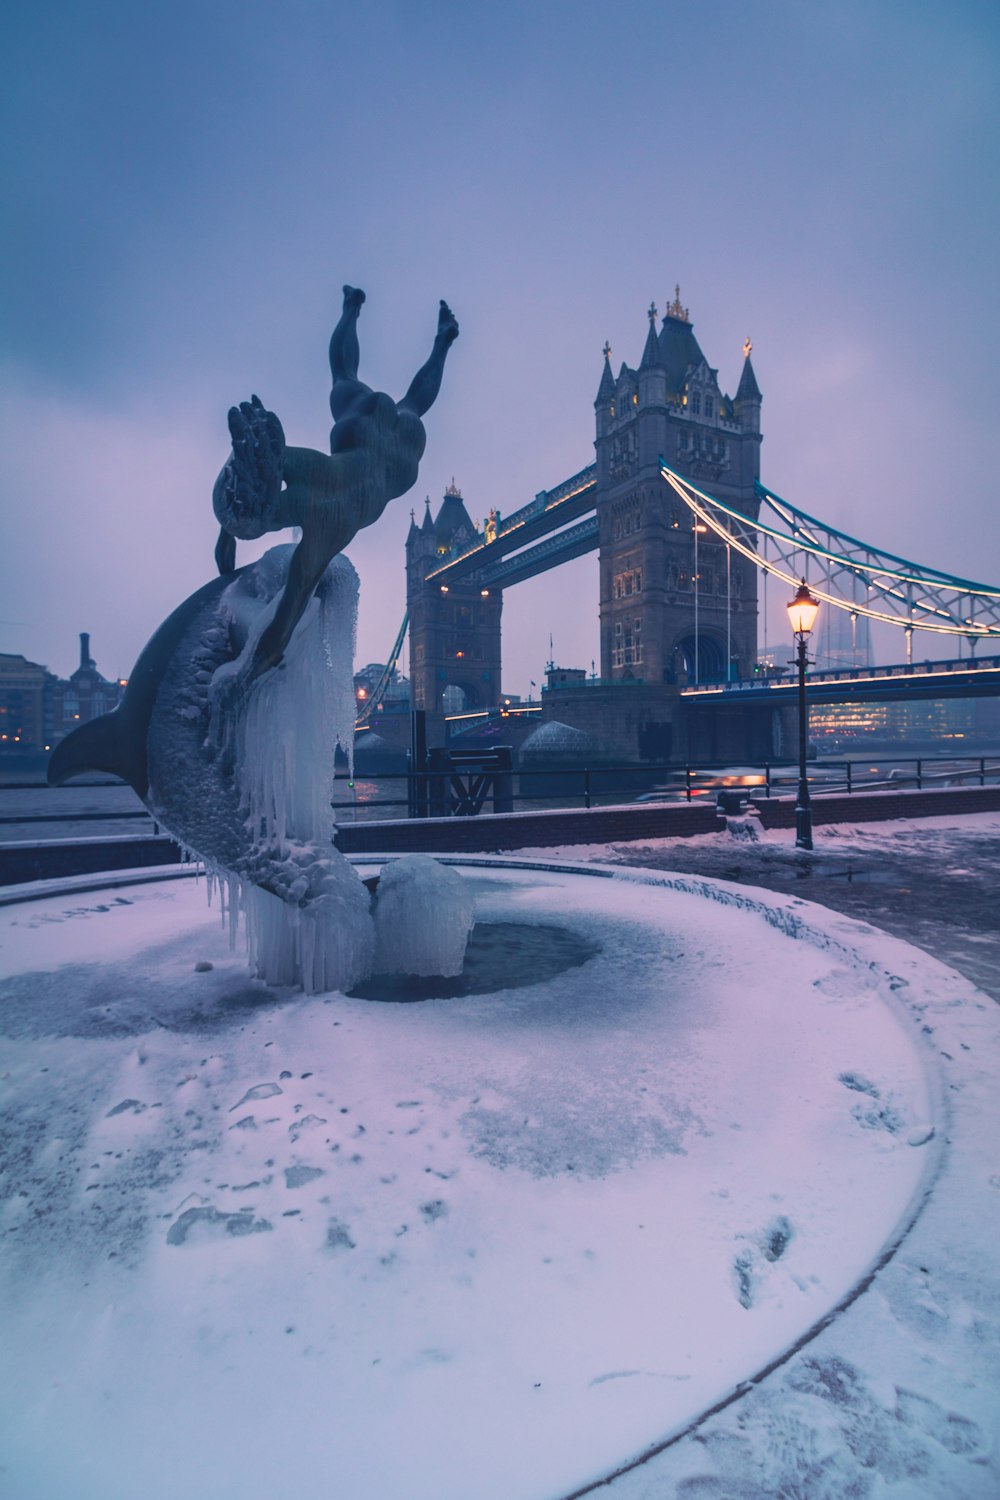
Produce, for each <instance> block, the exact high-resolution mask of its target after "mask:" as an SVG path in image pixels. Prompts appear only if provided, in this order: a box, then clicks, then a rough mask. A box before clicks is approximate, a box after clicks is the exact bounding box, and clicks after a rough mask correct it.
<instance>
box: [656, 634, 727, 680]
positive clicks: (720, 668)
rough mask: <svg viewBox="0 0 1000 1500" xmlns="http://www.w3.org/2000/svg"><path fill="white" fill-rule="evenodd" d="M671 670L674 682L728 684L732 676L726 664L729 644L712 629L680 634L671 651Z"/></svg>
mask: <svg viewBox="0 0 1000 1500" xmlns="http://www.w3.org/2000/svg"><path fill="white" fill-rule="evenodd" d="M669 661H670V665H669V667H668V669H667V670H668V672H669V674H670V675H669V678H668V680H669V681H671V682H677V683H688V682H692V683H701V682H704V683H710V682H726V681H727V680H728V678H729V676H730V673H729V671H728V670H727V664H726V641H725V637H724V636H720V635H718V634H716V633H715V632H714V631H711V630H699V631H698V632H697V634H696V633H695V631H694V630H688V631H684V632H681V633H679V634H678V636H677V637H676V639H675V640H674V643H673V646H672V648H671V651H670V658H669Z"/></svg>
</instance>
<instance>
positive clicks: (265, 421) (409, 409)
mask: <svg viewBox="0 0 1000 1500" xmlns="http://www.w3.org/2000/svg"><path fill="white" fill-rule="evenodd" d="M364 300H365V294H364V292H363V291H361V290H360V289H358V288H357V287H350V286H345V287H344V305H343V311H342V312H341V315H340V321H339V322H338V324H337V326H336V328H335V329H334V330H333V335H332V337H331V339H330V373H331V376H332V380H333V384H332V388H331V391H330V411H331V412H332V414H333V420H334V425H333V428H332V429H331V432H330V456H329V457H327V456H326V454H324V453H317V452H315V451H314V450H313V449H311V448H292V447H287V446H286V444H285V434H284V432H283V430H282V427H281V423H280V422H279V420H278V418H277V417H276V416H275V415H274V413H273V412H269V411H267V410H266V409H265V408H264V406H263V405H262V403H261V402H260V401H259V400H258V399H257V397H256V396H253V397H252V398H251V399H250V400H249V401H243V402H241V403H240V405H239V406H234V407H232V408H231V409H230V412H229V431H230V435H231V437H232V441H233V451H232V453H231V455H230V457H229V459H228V461H227V463H226V465H225V467H224V468H223V470H222V473H221V474H220V475H219V477H218V479H217V480H216V482H215V488H214V490H213V492H212V504H213V507H214V509H215V514H216V516H217V518H218V520H219V523H220V525H221V528H222V529H221V531H220V534H219V540H218V543H217V545H216V549H215V559H216V562H217V564H218V568H219V572H220V573H222V574H227V573H231V572H233V571H234V569H235V566H236V538H237V537H239V538H242V539H244V540H249V539H250V538H253V537H259V536H262V535H263V534H264V532H266V531H281V530H283V529H284V528H285V527H288V526H298V527H300V528H301V531H302V539H301V541H300V542H299V543H298V546H297V547H296V549H295V551H294V553H293V554H292V557H291V561H290V563H289V567H288V576H287V579H286V582H285V585H284V589H283V591H282V594H281V597H280V599H279V600H278V604H277V607H276V609H275V613H274V617H273V619H272V620H271V622H270V624H269V625H268V626H267V628H266V629H265V630H264V632H263V633H262V635H261V637H260V639H259V641H258V642H257V645H256V648H255V650H254V653H253V657H252V659H251V662H250V664H249V669H248V675H247V677H246V678H245V679H244V684H243V685H244V687H249V686H250V684H251V683H252V682H253V681H254V679H256V678H258V677H259V676H260V675H261V673H263V672H265V671H267V669H268V668H269V667H274V666H277V665H278V663H279V662H280V661H281V659H282V656H283V654H284V650H285V647H286V646H287V644H288V642H289V640H290V639H291V635H292V632H293V630H294V629H295V626H296V625H297V624H298V622H299V620H300V619H301V617H302V614H303V612H304V610H305V608H306V606H307V605H308V603H309V600H310V599H311V598H312V595H313V591H314V589H315V588H316V585H317V584H318V582H319V580H320V579H321V577H322V576H323V573H324V571H325V569H326V567H327V565H328V563H329V562H330V561H331V559H332V558H334V557H335V556H336V555H337V554H338V553H340V552H342V551H343V550H344V548H345V547H346V546H347V545H348V544H349V543H350V542H351V540H352V539H353V538H354V537H355V536H356V535H357V533H358V532H359V531H360V530H361V528H362V527H364V526H370V525H371V524H372V522H373V521H377V520H378V518H379V516H380V515H381V514H382V512H383V511H384V510H385V507H386V505H387V504H388V503H389V501H390V500H394V499H396V498H397V497H398V496H399V495H404V494H405V493H406V491H407V490H409V489H410V488H411V487H412V486H413V485H414V484H415V483H416V479H417V469H418V466H419V463H420V459H421V457H422V455H423V451H424V446H425V444H426V441H427V437H426V433H425V432H424V425H423V422H422V421H421V417H422V416H423V415H424V413H425V412H426V411H427V410H428V408H429V407H430V406H432V405H433V403H434V400H435V397H436V396H437V394H438V391H439V390H440V388H441V377H442V375H443V373H444V362H445V357H446V356H447V353H448V350H449V348H450V347H451V345H452V344H453V343H454V341H455V339H457V337H458V323H457V322H456V320H455V316H454V314H453V313H452V311H451V309H450V308H449V307H448V305H447V303H445V302H442V303H441V307H440V312H439V315H438V327H437V334H436V336H435V339H434V345H433V348H432V349H431V353H430V357H429V358H428V360H427V361H426V363H425V364H424V365H422V366H421V368H420V369H419V370H418V371H417V373H416V375H415V376H414V377H413V380H412V381H411V383H410V387H409V390H408V391H407V392H406V395H405V396H404V397H403V399H402V400H401V401H393V399H392V397H391V396H387V395H385V394H384V393H383V392H381V391H373V390H372V389H371V387H370V386H367V385H365V384H364V382H363V381H361V380H359V379H358V362H359V358H360V350H359V346H358V314H359V313H360V311H361V305H362V303H363V302H364Z"/></svg>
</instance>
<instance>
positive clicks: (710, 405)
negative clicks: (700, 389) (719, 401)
mask: <svg viewBox="0 0 1000 1500" xmlns="http://www.w3.org/2000/svg"><path fill="white" fill-rule="evenodd" d="M705 415H706V417H712V416H714V415H715V402H714V401H713V400H712V398H711V396H706V397H705Z"/></svg>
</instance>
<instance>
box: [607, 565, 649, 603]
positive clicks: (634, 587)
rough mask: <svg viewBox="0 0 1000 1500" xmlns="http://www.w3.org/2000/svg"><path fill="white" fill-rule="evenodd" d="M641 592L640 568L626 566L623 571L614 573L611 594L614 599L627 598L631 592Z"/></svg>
mask: <svg viewBox="0 0 1000 1500" xmlns="http://www.w3.org/2000/svg"><path fill="white" fill-rule="evenodd" d="M641 593H642V569H641V568H626V570H625V572H624V573H616V574H615V575H614V580H613V585H612V594H613V596H614V598H615V599H628V598H629V597H630V595H632V594H641Z"/></svg>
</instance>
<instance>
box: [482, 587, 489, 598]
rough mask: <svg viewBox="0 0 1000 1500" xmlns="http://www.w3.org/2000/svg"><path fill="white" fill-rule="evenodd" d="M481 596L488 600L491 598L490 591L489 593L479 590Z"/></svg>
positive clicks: (487, 590) (486, 590)
mask: <svg viewBox="0 0 1000 1500" xmlns="http://www.w3.org/2000/svg"><path fill="white" fill-rule="evenodd" d="M479 594H480V598H482V599H488V598H489V597H490V591H489V589H480V590H479Z"/></svg>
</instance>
